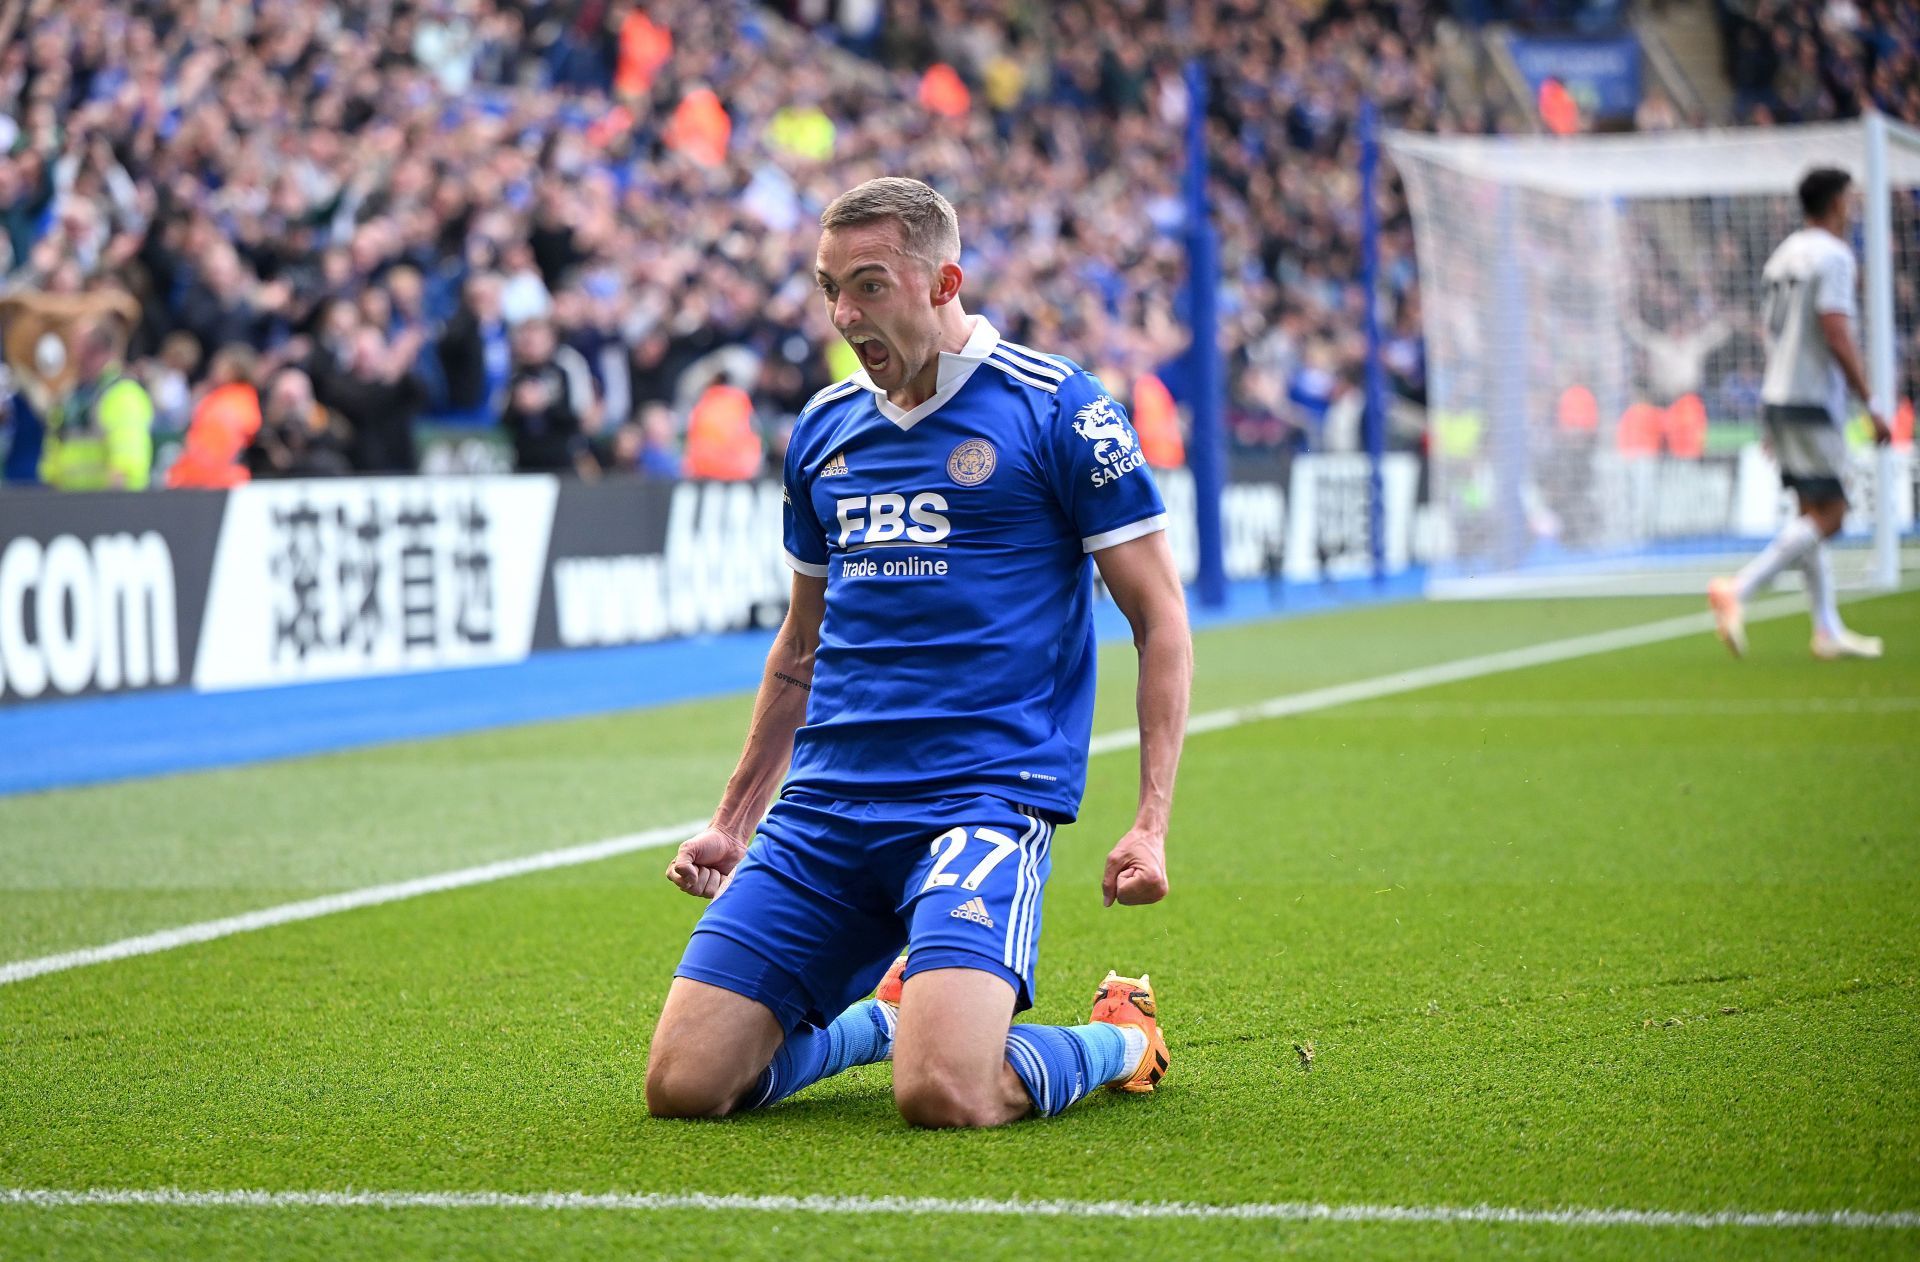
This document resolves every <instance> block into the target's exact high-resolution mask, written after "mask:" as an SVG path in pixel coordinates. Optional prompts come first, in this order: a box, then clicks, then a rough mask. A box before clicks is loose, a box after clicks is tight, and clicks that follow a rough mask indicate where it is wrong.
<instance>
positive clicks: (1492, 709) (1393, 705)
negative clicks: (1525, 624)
mask: <svg viewBox="0 0 1920 1262" xmlns="http://www.w3.org/2000/svg"><path fill="white" fill-rule="evenodd" d="M1915 710H1920V697H1772V698H1757V697H1755V698H1748V697H1721V698H1705V697H1702V698H1697V699H1694V700H1685V701H1666V700H1661V699H1659V698H1656V697H1648V698H1645V699H1642V700H1637V701H1636V700H1627V699H1624V698H1623V699H1621V700H1618V701H1604V700H1598V701H1402V702H1382V703H1380V704H1378V705H1369V704H1367V703H1365V702H1361V703H1359V704H1357V705H1354V706H1351V707H1345V708H1342V709H1341V710H1340V711H1339V712H1338V713H1337V714H1330V715H1327V716H1326V717H1328V718H1339V719H1589V718H1593V719H1663V718H1707V719H1718V718H1751V717H1766V716H1771V715H1801V714H1910V713H1912V712H1913V711H1915Z"/></svg>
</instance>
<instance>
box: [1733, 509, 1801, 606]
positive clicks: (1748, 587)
mask: <svg viewBox="0 0 1920 1262" xmlns="http://www.w3.org/2000/svg"><path fill="white" fill-rule="evenodd" d="M1819 546H1820V528H1819V527H1818V526H1816V525H1814V524H1813V521H1812V519H1811V518H1807V517H1795V518H1794V519H1793V520H1792V521H1790V522H1788V523H1787V524H1786V525H1784V526H1782V527H1781V528H1780V533H1779V534H1777V535H1775V536H1774V537H1773V542H1772V543H1770V544H1768V545H1767V546H1766V547H1765V548H1763V549H1761V551H1760V555H1759V556H1757V557H1755V558H1753V560H1751V561H1749V562H1747V564H1746V567H1745V568H1744V569H1742V570H1741V571H1740V572H1739V573H1738V574H1736V575H1734V578H1733V582H1734V589H1735V590H1736V591H1737V592H1738V593H1739V595H1740V599H1741V600H1751V599H1753V594H1754V593H1755V592H1757V591H1759V590H1760V589H1761V588H1762V587H1765V586H1766V585H1767V584H1768V583H1771V582H1772V581H1773V579H1774V576H1775V575H1776V574H1778V573H1780V571H1782V570H1784V569H1786V568H1787V567H1788V566H1791V565H1798V564H1800V559H1801V558H1802V557H1804V556H1806V555H1807V553H1808V552H1809V551H1811V550H1812V549H1814V548H1817V547H1819Z"/></svg>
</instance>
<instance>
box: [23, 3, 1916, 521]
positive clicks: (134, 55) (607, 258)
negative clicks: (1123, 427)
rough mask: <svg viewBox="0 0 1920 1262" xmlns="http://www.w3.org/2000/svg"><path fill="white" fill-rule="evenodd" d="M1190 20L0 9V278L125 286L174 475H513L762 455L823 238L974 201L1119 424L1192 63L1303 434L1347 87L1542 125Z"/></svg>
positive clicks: (1231, 350)
mask: <svg viewBox="0 0 1920 1262" xmlns="http://www.w3.org/2000/svg"><path fill="white" fill-rule="evenodd" d="M1726 2H1727V3H1729V4H1732V3H1736V2H1737V0H1726ZM1755 2H1756V3H1757V4H1759V5H1762V6H1765V5H1770V4H1771V5H1773V7H1775V8H1782V9H1784V10H1791V11H1793V12H1796V13H1797V12H1801V11H1803V10H1805V9H1806V8H1807V6H1806V5H1804V4H1780V3H1776V2H1775V0H1755ZM787 7H788V8H789V9H790V10H793V11H798V10H800V9H805V8H809V7H810V6H795V5H789V6H787ZM811 7H819V6H811ZM1170 7H1171V6H1167V5H1164V4H1161V3H1157V2H1155V0H1063V2H1061V3H1055V4H1049V5H1044V6H1043V5H1033V4H1029V3H1024V2H1022V0H886V2H885V3H884V4H882V3H878V2H877V0H873V2H870V3H866V4H864V5H843V6H841V11H842V13H843V15H844V14H845V13H846V12H849V11H856V12H857V11H864V12H865V13H866V14H867V17H866V18H865V19H862V20H861V21H858V22H856V23H854V24H853V26H854V27H857V28H858V29H853V28H852V27H843V28H841V29H837V30H836V29H834V28H830V27H823V28H821V29H820V30H819V31H814V30H809V29H807V28H805V27H803V26H801V25H796V24H795V23H793V22H790V21H787V20H784V19H782V18H780V17H777V16H775V15H773V14H772V13H771V12H770V11H768V10H765V9H762V8H760V7H759V6H756V5H751V4H747V3H744V2H743V0H648V2H647V3H645V4H640V3H636V2H635V0H333V2H331V3H313V2H311V0H259V2H258V3H253V2H250V0H207V2H205V3H198V4H185V3H181V2H180V0H62V2H60V3H55V0H0V50H4V51H0V154H4V156H0V272H3V273H5V277H6V279H5V281H4V286H5V290H6V291H7V292H10V293H16V294H18V293H28V292H32V293H40V294H49V295H54V296H56V297H58V296H70V295H80V294H86V293H91V292H102V291H106V290H110V289H124V290H126V291H127V292H130V293H131V294H132V295H133V296H134V298H135V299H136V300H137V301H138V304H139V318H138V320H137V322H135V325H134V327H133V329H132V333H131V338H130V343H129V345H128V347H127V350H126V355H125V362H126V364H127V365H128V370H127V371H128V376H129V379H130V380H131V381H133V382H135V383H136V384H137V385H138V387H139V388H140V389H141V390H143V391H144V392H145V394H146V396H147V397H148V398H149V399H150V402H151V406H152V409H153V412H154V428H155V429H156V430H157V431H159V432H162V433H166V432H177V431H179V430H181V429H184V428H187V427H188V424H189V421H190V420H192V419H195V418H197V419H199V420H200V421H203V422H204V425H195V426H193V427H192V429H191V431H190V438H189V441H188V442H187V444H186V448H185V451H184V453H183V458H182V459H180V460H177V461H174V469H175V472H174V474H173V480H174V481H175V482H176V483H184V484H203V483H204V482H206V481H209V480H211V481H212V482H214V483H215V484H225V482H226V481H231V480H234V479H237V478H239V477H242V476H245V475H244V474H242V473H240V472H236V469H238V468H239V467H240V466H241V465H242V464H244V465H245V467H247V468H248V469H250V470H251V472H252V473H253V474H255V475H272V474H286V473H310V474H311V473H329V472H342V471H348V470H361V471H378V472H389V471H405V470H412V469H414V468H416V467H417V466H418V462H419V453H418V452H417V451H416V450H415V447H414V442H415V439H414V434H415V429H414V425H413V422H414V421H415V420H416V419H417V418H423V417H425V418H432V419H436V420H439V421H443V422H448V423H451V424H456V425H472V426H476V427H482V426H498V428H499V430H500V432H502V433H503V434H504V435H505V436H506V437H507V439H508V441H509V442H510V443H511V446H512V448H513V452H514V460H515V463H516V464H517V466H518V467H520V468H528V469H558V470H575V471H579V472H581V473H583V474H586V475H589V476H591V475H594V474H597V473H599V472H603V471H607V470H622V469H633V470H641V471H645V472H648V473H652V474H657V475H668V476H670V475H675V474H680V473H688V474H694V475H699V476H721V477H738V476H752V475H753V474H754V473H755V472H757V471H758V470H760V469H762V468H763V467H765V461H766V460H767V459H768V458H769V457H771V458H773V459H777V458H778V457H779V455H780V453H781V451H782V448H783V444H784V435H785V431H786V428H787V426H788V425H789V424H790V422H791V419H792V418H793V416H794V415H795V414H796V413H797V411H798V409H799V408H800V406H801V405H802V404H803V403H804V401H805V400H806V399H807V398H808V397H809V396H810V394H811V393H812V392H813V391H814V390H816V389H817V388H819V387H820V386H822V385H824V384H826V383H827V382H829V381H832V380H834V379H836V378H837V377H839V376H841V375H844V373H845V372H847V371H850V370H851V369H852V368H853V367H854V366H855V364H854V363H853V361H852V360H851V358H850V355H849V353H848V352H847V350H846V348H845V347H843V346H841V345H840V344H839V342H838V340H837V339H836V338H834V337H833V336H832V335H831V332H830V330H829V329H828V328H827V326H826V322H825V321H824V320H822V319H820V318H819V316H818V313H817V312H812V311H809V310H808V307H809V305H810V303H811V302H812V301H813V282H812V278H811V271H812V269H811V262H812V247H813V242H814V237H815V228H814V219H815V215H816V214H817V212H818V210H819V208H820V207H821V206H823V205H824V204H825V203H826V202H827V201H828V200H829V199H830V198H831V197H832V196H833V195H834V194H835V193H837V192H838V191H840V190H841V189H843V188H845V187H847V186H849V185H851V184H853V183H855V182H857V181H858V180H861V179H864V178H867V177H869V176H872V175H878V174H884V173H899V172H910V173H912V174H915V175H918V176H921V177H922V178H925V179H927V180H929V181H930V182H932V183H934V184H935V185H936V186H938V187H940V188H941V189H942V190H943V191H944V192H946V193H947V194H948V195H949V196H950V197H952V198H953V200H954V201H955V202H956V204H957V205H959V206H960V208H961V213H962V218H963V229H964V236H965V240H966V246H967V253H966V257H965V258H964V259H963V262H964V264H965V266H966V269H967V273H968V277H969V284H968V297H969V302H970V303H971V304H973V305H974V307H975V308H976V309H980V310H983V311H984V312H985V313H986V314H987V315H988V316H989V317H990V318H991V319H992V320H993V321H994V322H995V323H996V324H997V325H998V326H999V327H1000V328H1001V329H1002V330H1003V331H1004V332H1006V333H1007V334H1008V336H1010V337H1013V338H1016V339H1018V340H1021V341H1024V342H1026V343H1028V344H1031V345H1037V346H1041V347H1044V348H1048V349H1053V350H1058V351H1060V352H1062V353H1065V354H1069V355H1071V356H1073V357H1074V358H1076V359H1079V360H1081V361H1082V362H1084V363H1086V364H1087V365H1088V366H1089V367H1091V368H1093V369H1094V370H1095V371H1097V372H1098V373H1099V374H1100V375H1101V376H1102V378H1103V379H1104V380H1106V381H1107V382H1108V384H1109V385H1110V386H1112V387H1113V388H1114V389H1115V390H1116V393H1119V394H1121V395H1122V396H1123V397H1125V398H1131V399H1133V401H1135V402H1136V404H1141V403H1144V402H1146V401H1150V400H1153V399H1160V398H1164V397H1165V396H1166V388H1165V387H1166V384H1171V385H1173V386H1174V387H1175V389H1176V391H1177V389H1178V387H1179V374H1180V372H1181V364H1180V358H1179V357H1180V354H1181V352H1182V350H1183V349H1184V347H1185V342H1186V333H1185V330H1184V325H1183V299H1182V294H1181V283H1182V280H1183V273H1184V267H1185V264H1184V252H1183V249H1182V246H1181V243H1180V239H1179V234H1180V232H1181V229H1182V227H1183V223H1184V207H1183V202H1182V199H1181V196H1180V180H1181V162H1182V154H1183V150H1184V131H1185V124H1186V121H1187V117H1188V113H1189V110H1190V108H1191V105H1192V102H1191V101H1190V99H1189V95H1188V90H1187V87H1186V84H1185V81H1184V79H1183V77H1182V74H1181V67H1182V65H1183V64H1184V63H1185V61H1186V60H1187V59H1188V56H1189V55H1190V54H1191V53H1193V52H1196V51H1197V52H1199V53H1202V54H1204V56H1205V58H1206V60H1207V62H1208V64H1209V66H1210V72H1211V79H1210V84H1209V93H1208V107H1207V126H1208V128H1209V133H1210V144H1211V158H1212V164H1213V165H1212V186H1213V190H1214V206H1215V211H1216V219H1217V224H1218V227H1219V230H1220V232H1221V237H1222V241H1221V246H1222V258H1223V273H1224V275H1223V291H1222V294H1221V309H1222V312H1223V321H1224V328H1223V335H1224V340H1225V350H1226V352H1227V354H1228V356H1229V382H1230V393H1229V425H1230V432H1231V434H1232V436H1233V439H1234V441H1235V442H1236V443H1238V444H1240V445H1242V446H1245V447H1255V448H1264V447H1287V446H1292V445H1298V444H1301V443H1318V442H1320V441H1323V439H1324V437H1325V436H1324V435H1323V434H1322V432H1321V431H1322V429H1323V427H1325V426H1326V425H1327V418H1328V417H1329V415H1330V413H1335V412H1339V411H1340V409H1336V408H1335V403H1336V401H1337V400H1339V399H1341V398H1342V397H1343V396H1344V397H1347V398H1348V399H1349V401H1350V400H1351V396H1352V393H1353V391H1354V387H1355V385H1356V383H1357V382H1358V381H1359V378H1360V373H1361V364H1362V360H1363V353H1364V341H1363V337H1362V333H1361V320H1360V318H1359V317H1360V310H1361V304H1362V298H1363V295H1362V292H1361V289H1360V286H1359V283H1358V275H1359V235H1360V223H1359V218H1360V217H1359V210H1358V205H1357V203H1358V175H1357V171H1358V144H1359V141H1358V136H1357V128H1356V121H1357V118H1358V114H1359V109H1360V103H1361V99H1362V94H1363V92H1365V93H1368V94H1371V95H1372V97H1373V99H1374V100H1375V101H1376V103H1377V104H1378V105H1379V107H1380V110H1381V114H1382V118H1383V121H1384V122H1385V123H1386V124H1387V125H1390V126H1399V127H1407V128H1412V129H1435V130H1455V131H1459V130H1467V131H1482V130H1489V129H1495V128H1500V127H1504V126H1509V125H1515V124H1517V123H1518V121H1519V120H1517V119H1514V118H1511V117H1506V116H1502V115H1500V114H1498V113H1496V112H1495V111H1494V110H1493V109H1492V108H1491V107H1489V106H1488V105H1487V104H1486V103H1484V102H1482V101H1478V100H1475V101H1471V102H1460V101H1454V100H1449V99H1448V98H1447V96H1446V94H1445V93H1444V92H1443V90H1442V76H1441V74H1440V72H1439V69H1438V67H1437V65H1436V54H1435V51H1434V50H1435V48H1436V44H1437V41H1436V24H1437V22H1438V19H1439V16H1440V12H1441V9H1440V6H1437V5H1433V4H1431V3H1427V2H1425V0H1325V2H1324V3H1320V2H1317V0H1303V3H1300V4H1297V5H1294V4H1277V3H1268V2H1267V0H1221V3H1218V4H1215V5H1199V6H1192V10H1193V22H1192V25H1191V26H1190V27H1188V26H1184V25H1181V24H1177V23H1174V22H1172V21H1171V20H1170V19H1169V18H1168V16H1167V14H1168V10H1169V8H1170ZM1836 9H1845V10H1847V11H1849V12H1851V13H1853V14H1854V15H1855V16H1856V17H1858V18H1859V23H1857V24H1856V25H1857V26H1858V27H1859V29H1878V28H1872V27H1871V26H1870V24H1871V22H1873V21H1879V20H1881V19H1882V18H1884V19H1885V23H1886V25H1887V27H1888V29H1889V30H1894V29H1897V30H1905V29H1906V27H1907V26H1911V22H1906V23H1905V25H1904V26H1903V25H1902V22H1903V21H1904V19H1901V16H1900V15H1901V13H1902V11H1903V10H1902V6H1900V5H1899V4H1897V3H1894V2H1893V0H1832V2H1831V3H1829V4H1828V5H1827V7H1826V11H1825V12H1826V15H1827V17H1826V19H1825V20H1826V26H1825V27H1822V28H1821V29H1828V28H1830V27H1832V25H1833V22H1832V20H1831V14H1832V13H1833V12H1834V11H1835V10H1836ZM1816 25H1817V24H1816ZM829 35H831V36H833V37H834V38H833V39H829V38H828V36H829ZM1871 42H1872V41H1871V40H1866V39H1864V38H1863V40H1862V41H1861V46H1862V47H1865V46H1866V45H1867V44H1869V43H1871ZM1896 42H1897V41H1896ZM1874 47H1875V48H1879V47H1880V46H1879V45H1877V44H1876V45H1874ZM1902 47H1904V48H1905V49H1906V50H1907V51H1906V52H1905V53H1904V54H1902V55H1905V56H1907V57H1908V58H1909V60H1908V61H1906V62H1904V63H1903V62H1900V61H1899V60H1898V58H1897V57H1896V56H1895V54H1893V53H1891V52H1886V51H1880V52H1875V53H1873V54H1872V57H1871V60H1870V63H1866V64H1865V69H1864V70H1862V71H1861V72H1860V74H1859V75H1857V76H1856V78H1858V79H1859V81H1860V82H1862V83H1866V82H1872V83H1874V84H1880V83H1881V82H1882V81H1883V80H1884V79H1885V78H1886V75H1887V74H1888V73H1895V74H1896V75H1897V74H1898V73H1900V72H1899V70H1898V67H1900V66H1901V65H1906V66H1908V67H1909V68H1910V67H1911V64H1912V63H1911V60H1910V57H1911V47H1912V45H1911V42H1910V41H1909V42H1908V43H1907V44H1905V45H1903V46H1902ZM1863 55H1865V54H1863ZM1849 64H1851V63H1849ZM1890 68H1891V69H1890ZM1915 80H1916V77H1915V76H1914V75H1912V74H1911V73H1908V74H1907V75H1906V80H1905V86H1906V87H1907V88H1908V89H1909V98H1910V99H1911V97H1912V91H1913V90H1920V89H1915ZM1895 86H1899V85H1898V84H1897V83H1896V84H1895ZM1825 104H1827V105H1831V106H1832V107H1833V108H1834V109H1837V110H1844V109H1845V108H1846V107H1847V105H1848V104H1849V101H1848V100H1843V99H1841V98H1839V97H1835V98H1834V99H1833V100H1832V101H1830V102H1826V103H1825ZM1382 209H1383V233H1382V243H1381V244H1382V259H1381V262H1382V283H1383V286H1384V288H1385V290H1386V302H1385V303H1384V306H1383V312H1384V320H1385V325H1386V328H1385V337H1386V349H1385V359H1386V364H1387V367H1388V370H1389V374H1390V378H1391V381H1392V384H1393V386H1394V388H1395V389H1396V390H1397V391H1398V392H1399V393H1401V394H1402V395H1404V396H1407V397H1409V398H1412V399H1414V400H1415V401H1421V400H1422V399H1423V397H1424V390H1425V383H1424V377H1425V372H1424V350H1423V347H1422V342H1421V337H1420V308H1419V295H1418V290H1417V284H1416V276H1415V268H1414V260H1413V241H1412V231H1411V224H1410V221H1409V218H1408V215H1407V212H1406V207H1405V203H1404V200H1403V198H1402V197H1401V195H1400V193H1399V191H1398V188H1397V186H1396V185H1394V184H1391V183H1389V184H1388V185H1387V191H1386V194H1385V196H1384V205H1383V208H1382ZM82 358H85V357H82ZM1163 378H1164V379H1165V382H1164V383H1163V381H1162V379H1163ZM108 384H113V383H107V382H105V381H95V382H92V383H82V388H81V390H80V395H81V397H82V398H83V399H85V400H89V401H97V400H99V399H102V398H104V397H105V394H104V390H105V386H106V385H108ZM0 390H4V387H3V386H0ZM122 393H123V394H124V392H122ZM116 397H118V396H116ZM216 401H217V402H216ZM1168 406H1169V407H1170V406H1171V405H1170V403H1169V404H1168ZM56 410H57V409H56ZM1352 411H1353V408H1352V407H1351V404H1350V402H1349V406H1348V407H1347V408H1346V409H1345V410H1344V413H1343V414H1344V415H1345V416H1347V417H1351V415H1352ZM15 413H16V417H18V416H19V415H21V414H26V415H28V416H29V417H30V416H31V408H30V407H29V406H28V405H27V402H26V400H25V399H17V400H16V402H15ZM53 419H54V421H55V425H54V429H55V431H56V432H57V431H58V429H59V424H58V422H59V421H60V419H61V417H60V416H55V417H54V418H53ZM29 428H30V427H29V426H27V425H25V424H19V423H17V424H16V425H15V426H14V430H15V441H14V443H13V448H12V451H11V454H10V458H9V462H8V467H9V472H10V474H12V475H13V476H15V477H22V476H24V477H31V476H32V475H33V474H34V472H35V471H36V470H37V469H38V468H39V467H40V461H39V453H38V452H37V451H36V450H34V449H33V448H34V447H35V444H33V443H31V442H29V441H26V438H25V436H26V433H27V430H28V429H29ZM256 433H257V436H256ZM83 467H84V468H89V469H92V470H93V472H91V473H89V472H85V471H84V470H83V471H81V472H77V473H76V474H75V475H74V476H75V478H76V481H75V482H74V483H73V484H76V485H77V484H85V483H86V482H87V481H88V480H89V479H91V478H95V477H104V478H105V479H106V480H107V481H108V482H115V483H118V482H123V481H125V480H126V475H125V473H124V472H122V471H119V470H116V469H115V468H113V467H112V462H111V461H106V462H104V463H103V462H101V461H97V460H96V461H92V462H91V463H89V462H88V461H86V460H82V461H80V462H78V464H76V465H75V468H76V469H82V468H83Z"/></svg>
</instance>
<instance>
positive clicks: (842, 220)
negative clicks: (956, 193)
mask: <svg viewBox="0 0 1920 1262" xmlns="http://www.w3.org/2000/svg"><path fill="white" fill-rule="evenodd" d="M887 219H890V220H892V221H893V222H895V223H897V224H899V225H900V235H901V237H902V238H903V241H902V245H903V246H904V248H905V250H906V252H907V253H908V254H910V255H912V256H913V257H914V258H917V259H920V260H922V261H923V262H925V263H926V264H927V265H928V266H930V267H939V266H940V265H941V264H942V263H958V262H959V261H960V217H959V216H958V215H956V214H954V213H953V203H952V202H950V201H948V200H947V199H946V198H944V197H942V196H940V193H939V191H938V190H937V189H935V188H933V187H932V186H931V185H928V184H923V183H921V182H920V181H919V180H910V179H906V178H904V177H902V176H898V175H885V176H881V177H880V178H879V179H877V180H868V181H867V182H866V183H864V184H857V185H855V186H854V187H852V188H850V189H848V190H847V191H846V192H844V193H842V194H840V196H838V197H836V198H834V199H833V201H832V202H831V203H830V204H829V205H828V206H827V208H826V209H825V210H823V211H821V212H820V227H821V228H822V229H823V230H826V231H832V230H833V229H835V228H852V227H855V226H857V225H860V224H869V223H878V222H880V221H882V220H887Z"/></svg>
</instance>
